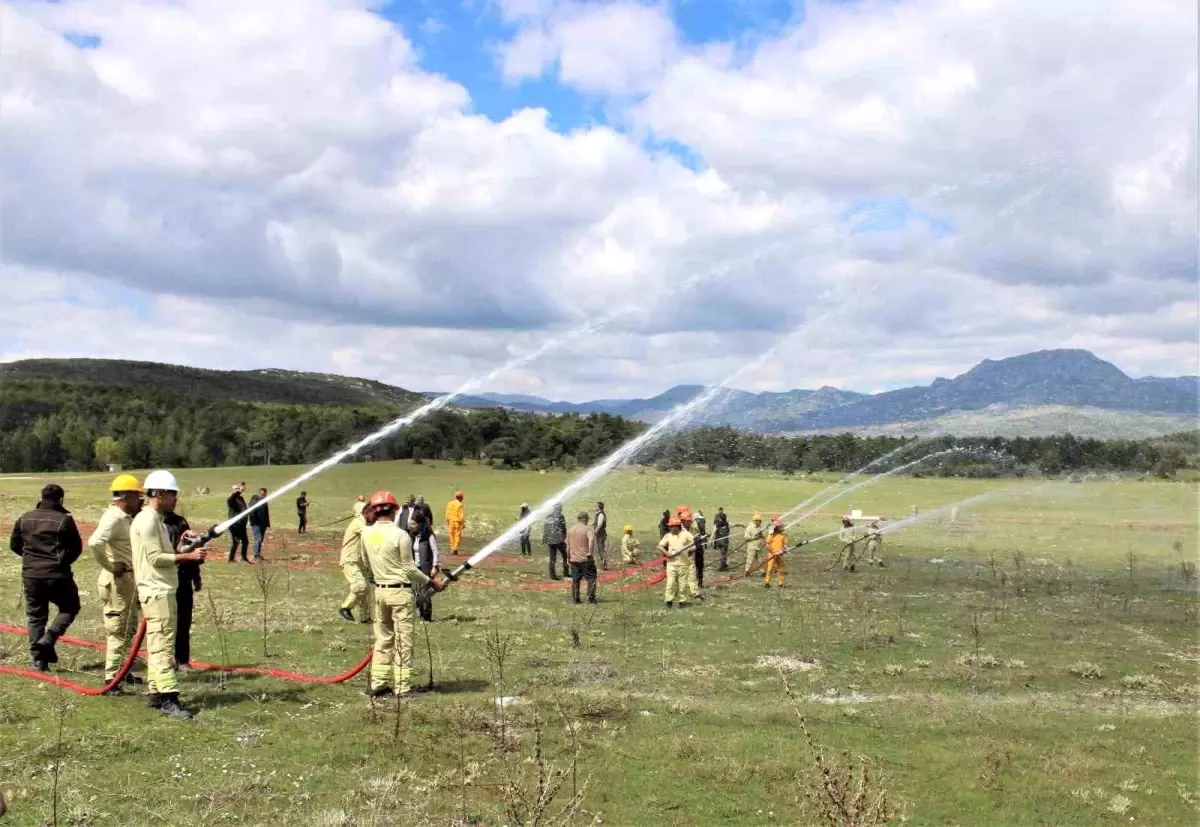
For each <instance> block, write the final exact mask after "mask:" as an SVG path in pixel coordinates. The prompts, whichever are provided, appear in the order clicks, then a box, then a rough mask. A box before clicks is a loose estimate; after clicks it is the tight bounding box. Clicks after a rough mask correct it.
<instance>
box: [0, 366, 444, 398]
mask: <svg viewBox="0 0 1200 827" xmlns="http://www.w3.org/2000/svg"><path fill="white" fill-rule="evenodd" d="M3 379H51V380H55V381H63V382H88V383H92V384H97V385H104V386H108V387H118V388H137V389H139V390H156V391H166V392H168V393H177V394H182V395H184V396H192V397H200V398H204V399H208V400H213V399H235V400H240V401H243V402H276V403H279V404H284V405H382V406H387V407H397V408H404V409H409V408H415V407H416V406H417V405H419V404H421V403H422V402H424V401H425V399H424V397H422V395H421V394H419V393H413V392H411V391H406V390H404V389H403V388H397V387H393V386H392V385H385V384H384V383H382V382H375V381H373V380H370V379H356V378H354V377H349V376H336V375H333V374H328V373H304V372H299V371H292V370H278V369H274V368H270V369H264V370H206V369H204V368H189V367H184V366H182V365H164V364H159V363H157V362H129V361H125V360H121V359H24V360H22V361H19V362H8V363H5V364H0V380H3Z"/></svg>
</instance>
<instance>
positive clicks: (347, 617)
mask: <svg viewBox="0 0 1200 827" xmlns="http://www.w3.org/2000/svg"><path fill="white" fill-rule="evenodd" d="M338 614H340V615H341V616H342V620H349V621H350V622H351V623H353V622H354V615H353V614H352V613H351V612H350V610H349V609H347V608H345V607H343V608H341V609H338Z"/></svg>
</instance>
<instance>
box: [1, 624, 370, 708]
mask: <svg viewBox="0 0 1200 827" xmlns="http://www.w3.org/2000/svg"><path fill="white" fill-rule="evenodd" d="M0 632H9V633H12V634H24V633H25V630H24V629H22V628H21V627H20V626H13V625H11V624H8V623H0ZM145 636H146V621H145V620H143V621H142V622H141V623H140V624H138V630H137V634H136V635H135V636H134V640H133V645H131V646H130V647H129V656H128V657H126V658H125V663H123V664H122V665H121V669H120V671H119V672H118V673H117V675H116V677H114V678H113V680H111V681H109V682H108V683H107V684H105V685H104V686H103V687H101V688H100V689H92V688H91V687H87V686H83V685H81V684H77V683H73V682H72V681H68V680H66V679H64V678H59V677H57V676H55V675H49V674H46V673H45V672H38V671H36V670H33V669H21V668H20V667H15V666H0V674H5V675H17V676H19V677H22V678H33V679H35V680H39V681H45V682H46V683H52V684H55V685H56V686H62V687H64V688H66V689H70V690H72V691H74V692H78V693H79V694H81V695H103V694H104V693H105V692H109V691H111V690H112V688H113V687H114V686H116V685H117V684H119V683H120V682H121V681H123V680H124V679H125V676H126V675H127V674H129V670H130V669H132V668H133V661H134V659H136V658H137V657H138V656H139V655H141V656H143V657H144V656H145V654H146V653H145V652H144V651H139V650H140V649H141V645H142V641H143V639H144V638H145ZM59 641H60V642H62V643H66V644H70V645H72V646H83V647H86V648H88V649H96V650H99V651H104V648H105V646H104V644H103V643H99V642H97V641H92V640H83V639H82V638H77V637H71V636H69V635H63V636H62V637H60V638H59ZM370 662H371V652H367V654H366V655H364V656H363V659H362V660H360V661H359V662H358V663H357V664H356V665H354V666H353V667H352V668H350V669H349V670H347V671H345V672H343V673H342V674H340V675H331V676H322V675H304V674H301V673H299V672H288V671H287V670H284V669H265V668H261V667H256V666H221V665H220V664H217V663H206V662H205V661H202V660H197V661H192V664H191V665H192V667H193V668H195V669H198V670H201V671H205V672H227V673H229V674H233V675H267V676H270V677H273V678H281V679H283V680H286V681H295V682H297V683H318V684H335V683H345V682H346V681H348V680H350V679H351V678H353V677H354V676H355V675H357V674H358V673H360V672H362V670H364V669H366V668H367V665H368V664H369V663H370Z"/></svg>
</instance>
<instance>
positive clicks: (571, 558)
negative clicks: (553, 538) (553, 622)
mask: <svg viewBox="0 0 1200 827" xmlns="http://www.w3.org/2000/svg"><path fill="white" fill-rule="evenodd" d="M594 549H595V540H594V539H593V537H592V532H591V531H589V530H588V514H587V512H586V511H580V512H579V516H578V518H577V522H576V523H575V525H573V526H571V527H570V528H569V529H567V562H569V563H570V564H571V599H572V600H574V601H575V602H576V603H582V602H583V601H581V600H580V599H579V581H580V580H587V581H588V587H587V592H588V603H595V602H596V559H595V558H594V557H593V556H592V552H593V550H594Z"/></svg>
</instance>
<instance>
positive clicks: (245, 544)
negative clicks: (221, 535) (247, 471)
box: [225, 483, 250, 563]
mask: <svg viewBox="0 0 1200 827" xmlns="http://www.w3.org/2000/svg"><path fill="white" fill-rule="evenodd" d="M244 485H245V483H240V484H237V485H234V486H233V493H232V494H230V495H229V497H228V499H226V500H225V509H226V511H227V512H228V516H230V517H236V516H237V515H239V514H241V513H242V512H244V511H245V510H246V498H245V497H243V496H242V492H243V491H245V490H246V489H245V488H244ZM229 542H230V546H229V562H230V563H232V562H233V561H234V559H236V557H237V552H238V546H241V549H242V562H243V563H249V562H250V560H249V559H248V558H247V556H246V555H247V554H248V553H249V551H250V541H249V539H247V537H246V518H244V517H243V518H242V519H240V520H238V521H237V522H236V523H234V524H233V525H231V526H229Z"/></svg>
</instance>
